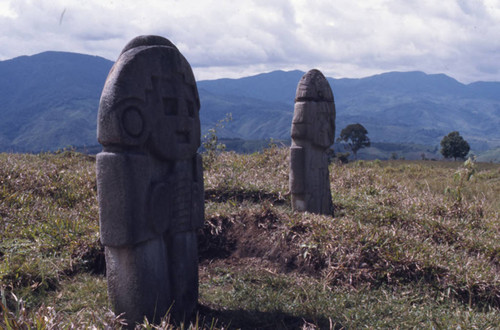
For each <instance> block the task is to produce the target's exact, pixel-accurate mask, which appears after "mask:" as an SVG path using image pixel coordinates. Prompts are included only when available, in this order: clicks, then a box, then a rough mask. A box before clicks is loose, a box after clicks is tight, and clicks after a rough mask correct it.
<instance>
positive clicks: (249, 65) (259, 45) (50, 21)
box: [0, 0, 500, 83]
mask: <svg viewBox="0 0 500 330" xmlns="http://www.w3.org/2000/svg"><path fill="white" fill-rule="evenodd" d="M143 34H157V35H161V36H164V37H167V38H168V39H170V40H171V41H172V42H173V43H175V44H176V45H177V46H178V48H179V49H180V50H181V52H182V53H183V54H184V56H185V57H186V58H187V59H188V61H189V62H190V63H191V65H192V67H193V71H194V73H195V76H196V78H197V79H215V78H222V77H241V76H246V75H251V74H256V73H261V72H268V71H272V70H292V69H300V70H303V71H307V70H309V69H312V68H317V69H320V70H321V71H322V72H323V73H324V74H325V75H327V76H331V77H335V78H341V77H350V78H357V77H365V76H369V75H372V74H377V73H381V72H386V71H413V70H420V71H424V72H427V73H445V74H448V75H450V76H452V77H454V78H456V79H458V80H459V81H461V82H464V83H469V82H473V81H479V80H484V81H500V0H441V1H435V0H415V1H414V0H362V1H361V0H324V1H323V0H309V1H308V0H288V1H286V0H283V1H282V0H217V1H211V0H208V1H201V0H197V1H194V0H193V1H190V0H184V1H182V0H150V1H148V0H143V1H137V0H0V45H1V47H0V60H6V59H10V58H13V57H17V56H21V55H32V54H36V53H40V52H43V51H47V50H59V51H70V52H78V53H84V54H90V55H98V56H102V57H105V58H107V59H110V60H116V58H117V56H118V54H119V52H120V50H121V49H122V48H123V46H124V45H125V44H126V43H127V42H128V41H129V40H130V39H132V38H133V37H135V36H137V35H143Z"/></svg>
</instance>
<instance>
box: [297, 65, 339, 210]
mask: <svg viewBox="0 0 500 330" xmlns="http://www.w3.org/2000/svg"><path fill="white" fill-rule="evenodd" d="M291 133H292V134H291V135H292V146H291V147H290V177H289V179H290V182H289V184H290V192H291V196H292V209H293V210H296V211H308V212H312V213H317V214H326V215H332V216H333V204H332V196H331V192H330V180H329V173H328V155H327V149H328V148H330V146H331V145H332V144H333V142H334V139H335V103H334V100H333V93H332V89H331V88H330V85H329V84H328V81H327V80H326V78H325V77H324V76H323V74H322V73H321V72H320V71H318V70H315V69H314V70H311V71H309V72H307V73H306V74H305V75H304V76H303V77H302V79H301V80H300V81H299V84H298V86H297V93H296V97H295V110H294V113H293V120H292V132H291Z"/></svg>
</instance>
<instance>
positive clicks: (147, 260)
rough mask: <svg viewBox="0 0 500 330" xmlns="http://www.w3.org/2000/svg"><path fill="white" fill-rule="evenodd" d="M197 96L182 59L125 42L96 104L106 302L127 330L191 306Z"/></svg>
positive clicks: (199, 184) (198, 185) (164, 44)
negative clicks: (169, 311)
mask: <svg viewBox="0 0 500 330" xmlns="http://www.w3.org/2000/svg"><path fill="white" fill-rule="evenodd" d="M199 109H200V100H199V96H198V90H197V87H196V82H195V79H194V76H193V73H192V71H191V67H190V65H189V63H188V62H187V60H186V59H185V58H184V57H183V56H182V54H181V53H180V52H179V50H178V49H177V48H176V47H175V46H174V44H172V43H171V42H170V41H169V40H167V39H165V38H162V37H158V36H140V37H137V38H135V39H133V40H132V41H130V42H129V43H128V44H127V45H126V46H125V48H124V49H123V51H122V52H121V54H120V56H119V58H118V60H117V61H116V63H115V64H114V66H113V68H112V69H111V71H110V72H109V75H108V78H107V80H106V83H105V85H104V89H103V92H102V95H101V100H100V104H99V113H98V122H97V138H98V140H99V142H100V143H101V144H102V145H103V151H102V152H101V153H99V154H98V155H97V189H98V200H99V220H100V234H101V242H102V243H103V245H104V246H105V256H106V275H107V279H108V294H109V299H110V302H111V304H112V307H113V309H114V312H115V313H116V314H120V313H125V318H126V319H127V321H128V322H129V325H130V326H132V327H133V324H134V323H135V322H142V321H143V320H144V316H146V317H147V318H148V320H150V321H152V320H154V321H158V320H159V319H160V318H161V317H163V316H164V315H165V313H166V312H167V311H168V310H169V309H170V308H171V311H172V315H173V316H174V318H175V319H177V320H183V319H184V318H188V317H190V316H191V314H192V313H193V312H194V310H195V308H196V304H197V300H198V250H197V235H196V231H197V229H198V228H201V227H202V226H203V220H204V196H203V170H202V162H201V156H200V155H199V154H197V150H198V147H199V146H200V119H199Z"/></svg>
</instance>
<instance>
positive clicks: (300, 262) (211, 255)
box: [0, 146, 500, 329]
mask: <svg viewBox="0 0 500 330" xmlns="http://www.w3.org/2000/svg"><path fill="white" fill-rule="evenodd" d="M94 168H95V160H94V159H93V158H92V157H89V156H85V155H82V154H78V153H75V152H72V151H65V152H61V153H58V154H39V155H27V154H0V235H1V242H0V288H1V292H0V294H1V297H0V298H1V300H0V301H1V307H0V309H1V310H2V311H1V312H0V328H7V329H9V328H11V329H16V328H22V327H24V328H38V329H51V328H54V326H56V325H57V326H59V327H60V328H70V327H76V328H86V327H87V328H90V327H92V326H95V327H97V328H105V327H111V328H116V327H119V325H120V323H121V322H122V321H121V319H120V317H116V316H114V315H113V314H112V313H110V312H109V309H108V305H107V296H106V281H105V277H104V274H103V273H104V264H103V262H104V260H103V251H102V246H101V245H100V243H99V241H98V212H97V211H98V207H97V204H96V184H95V170H94ZM330 173H331V186H332V195H333V201H334V205H335V208H336V213H335V217H334V218H330V217H326V216H319V215H313V214H309V213H294V212H292V211H291V209H290V205H289V204H290V201H289V196H288V150H287V149H286V148H278V147H276V146H271V147H270V148H267V149H265V150H264V151H262V152H260V153H255V154H251V155H248V154H247V155H241V154H235V153H232V152H220V153H217V156H216V157H215V158H214V160H213V162H211V163H210V166H209V167H208V168H207V170H206V172H205V174H204V176H205V189H206V204H205V208H206V223H205V228H204V229H203V231H202V232H200V236H199V239H200V245H199V246H200V308H199V314H198V316H197V318H196V320H194V321H193V324H192V326H193V328H207V329H208V328H212V329H222V328H224V329H226V328H228V327H229V328H233V329H237V328H247V329H254V328H270V329H271V328H282V329H283V328H307V329H314V328H326V329H328V328H335V329H340V328H364V327H367V328H412V327H416V328H436V329H445V328H458V327H460V328H462V329H469V328H480V329H488V328H489V329H493V328H496V327H498V324H500V276H499V267H500V240H499V234H500V184H499V182H500V165H499V164H486V163H474V162H472V161H469V163H467V164H462V163H461V162H428V161H411V162H410V161H402V160H391V161H371V162H369V161H358V162H353V163H350V164H348V165H336V164H332V165H331V168H330ZM166 321H168V318H167V319H166ZM142 327H143V328H146V329H153V328H155V327H157V328H160V327H161V328H176V326H168V325H167V324H166V323H164V324H163V325H159V326H153V325H150V324H147V323H144V324H143V326H142Z"/></svg>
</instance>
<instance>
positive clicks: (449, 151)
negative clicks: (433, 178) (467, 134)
mask: <svg viewBox="0 0 500 330" xmlns="http://www.w3.org/2000/svg"><path fill="white" fill-rule="evenodd" d="M469 150H470V146H469V143H467V141H465V140H464V138H463V137H462V136H461V135H460V134H459V133H458V132H457V131H454V132H451V133H450V134H448V135H446V136H445V137H444V138H443V139H442V140H441V154H443V156H444V158H452V157H453V158H454V159H455V160H457V158H465V156H467V154H468V153H469Z"/></svg>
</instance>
